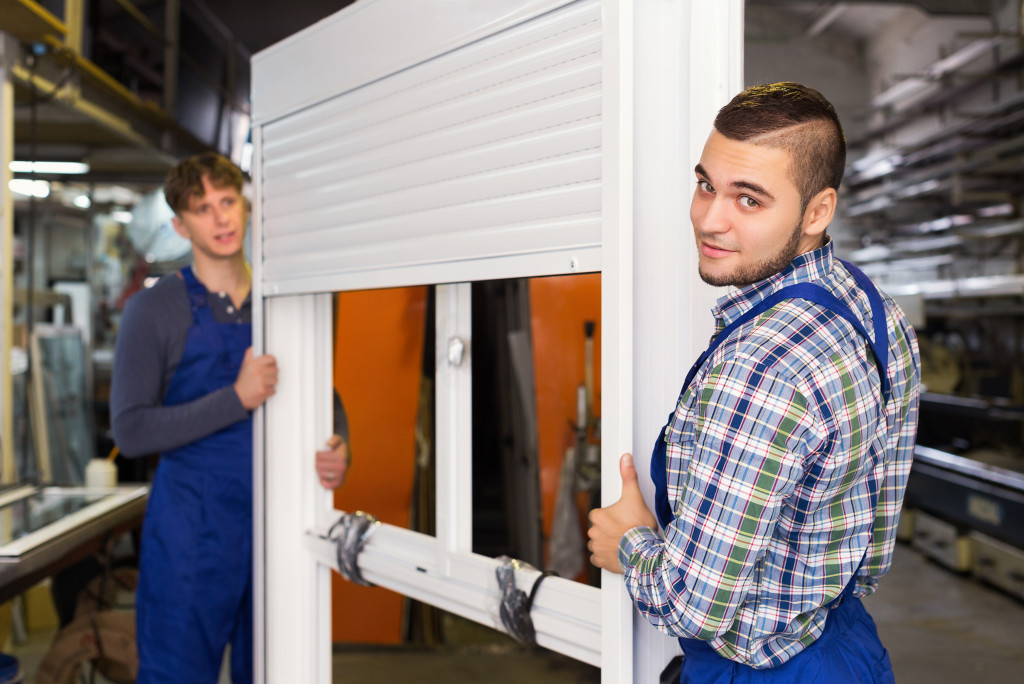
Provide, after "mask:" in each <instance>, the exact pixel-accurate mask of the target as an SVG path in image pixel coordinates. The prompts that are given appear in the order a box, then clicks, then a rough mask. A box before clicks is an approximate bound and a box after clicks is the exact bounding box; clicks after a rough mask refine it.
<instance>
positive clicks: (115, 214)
mask: <svg viewBox="0 0 1024 684" xmlns="http://www.w3.org/2000/svg"><path fill="white" fill-rule="evenodd" d="M110 218H112V219H114V220H115V221H117V222H118V223H131V222H132V212H130V211H112V212H110Z"/></svg>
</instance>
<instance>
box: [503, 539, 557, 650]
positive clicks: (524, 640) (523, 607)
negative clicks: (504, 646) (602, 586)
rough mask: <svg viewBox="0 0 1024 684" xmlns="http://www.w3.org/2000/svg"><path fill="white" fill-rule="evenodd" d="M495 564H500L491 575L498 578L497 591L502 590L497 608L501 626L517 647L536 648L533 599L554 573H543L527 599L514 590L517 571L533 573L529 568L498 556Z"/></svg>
mask: <svg viewBox="0 0 1024 684" xmlns="http://www.w3.org/2000/svg"><path fill="white" fill-rule="evenodd" d="M495 560H497V561H498V562H500V563H501V565H500V566H498V568H497V570H495V571H494V574H495V575H496V576H497V577H498V588H499V589H500V590H501V602H500V603H499V604H498V616H499V617H500V618H501V624H502V625H504V626H505V629H506V631H508V633H509V635H510V636H511V637H512V638H513V639H515V640H516V641H518V642H519V643H521V644H526V645H528V646H536V645H537V631H536V630H535V629H534V627H533V618H532V617H530V610H531V609H532V608H533V599H534V597H535V596H536V595H537V589H538V588H539V587H540V583H541V582H542V581H544V578H545V577H550V576H551V575H555V576H556V577H557V576H558V573H556V572H555V571H553V570H546V571H544V572H542V573H541V575H540V577H538V578H537V580H536V581H535V582H534V583H533V587H532V588H531V589H530V595H529V596H527V595H526V592H524V591H523V590H522V589H517V588H516V570H522V569H524V568H531V569H532V566H530V565H529V564H527V563H523V562H522V561H518V560H516V559H514V558H509V557H508V556H499V557H498V558H496V559H495Z"/></svg>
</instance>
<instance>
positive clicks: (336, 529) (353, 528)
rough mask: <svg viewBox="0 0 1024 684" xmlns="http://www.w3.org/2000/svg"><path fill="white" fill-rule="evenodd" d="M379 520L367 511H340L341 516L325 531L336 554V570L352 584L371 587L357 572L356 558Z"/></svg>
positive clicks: (378, 523)
mask: <svg viewBox="0 0 1024 684" xmlns="http://www.w3.org/2000/svg"><path fill="white" fill-rule="evenodd" d="M379 525H380V521H379V520H377V518H375V517H374V516H372V515H370V514H369V513H364V512H363V511H356V512H355V513H342V515H341V517H340V518H338V520H337V521H336V522H335V523H334V524H333V525H331V529H329V530H328V531H327V538H328V539H330V540H331V541H333V542H334V545H335V548H336V549H337V554H338V572H339V573H341V576H342V577H344V578H345V579H347V580H348V581H349V582H352V583H353V584H358V585H361V586H364V587H372V586H373V583H372V582H367V581H366V579H364V578H363V574H362V573H361V572H359V565H358V562H357V561H358V559H359V554H360V553H361V552H362V550H363V547H364V546H366V541H367V540H368V539H369V538H370V535H371V534H373V531H374V530H375V529H376V528H377V527H378V526H379Z"/></svg>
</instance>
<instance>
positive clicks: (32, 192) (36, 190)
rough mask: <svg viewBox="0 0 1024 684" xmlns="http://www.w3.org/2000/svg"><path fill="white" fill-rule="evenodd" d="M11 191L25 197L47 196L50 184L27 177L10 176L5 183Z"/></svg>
mask: <svg viewBox="0 0 1024 684" xmlns="http://www.w3.org/2000/svg"><path fill="white" fill-rule="evenodd" d="M7 187H8V188H10V189H11V192H14V193H17V194H19V195H24V196H25V197H48V196H49V195H50V184H49V183H47V182H46V181H41V180H37V181H34V180H29V179H27V178H12V179H11V180H10V182H8V183H7Z"/></svg>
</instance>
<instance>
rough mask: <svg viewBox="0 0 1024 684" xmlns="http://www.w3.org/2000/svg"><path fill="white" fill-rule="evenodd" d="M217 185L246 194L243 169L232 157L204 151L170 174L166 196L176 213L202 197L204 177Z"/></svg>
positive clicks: (165, 189)
mask: <svg viewBox="0 0 1024 684" xmlns="http://www.w3.org/2000/svg"><path fill="white" fill-rule="evenodd" d="M204 176H205V177H206V179H207V180H209V182H210V185H212V186H213V187H215V188H234V189H235V190H236V191H237V192H238V194H239V195H241V194H242V183H243V178H242V172H241V170H239V168H238V167H237V166H235V165H234V164H233V163H232V162H231V160H230V159H228V158H227V157H224V156H222V155H220V154H217V153H216V152H203V153H202V154H197V155H195V156H194V157H189V158H188V159H186V160H185V161H183V162H181V163H180V164H178V165H177V166H175V167H174V168H173V169H171V172H170V173H168V174H167V180H166V182H165V183H164V198H165V199H166V200H167V205H168V206H169V207H170V208H171V209H172V210H173V211H174V213H175V214H180V213H181V212H182V211H184V210H186V209H188V205H189V200H191V199H192V198H193V197H202V196H203V195H204V194H206V193H205V192H204V191H203V177H204Z"/></svg>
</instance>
